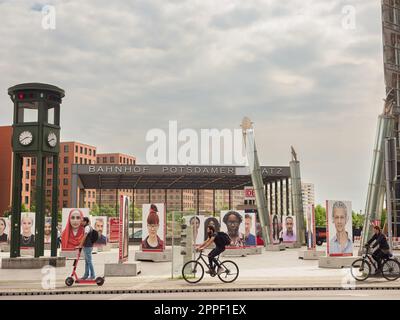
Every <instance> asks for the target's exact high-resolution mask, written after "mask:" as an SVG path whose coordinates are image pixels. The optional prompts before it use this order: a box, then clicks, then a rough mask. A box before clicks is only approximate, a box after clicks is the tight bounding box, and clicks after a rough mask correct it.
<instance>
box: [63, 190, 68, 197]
mask: <svg viewBox="0 0 400 320" xmlns="http://www.w3.org/2000/svg"><path fill="white" fill-rule="evenodd" d="M63 196H64V197H68V190H67V189H64V190H63Z"/></svg>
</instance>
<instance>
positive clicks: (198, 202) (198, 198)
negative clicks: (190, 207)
mask: <svg viewBox="0 0 400 320" xmlns="http://www.w3.org/2000/svg"><path fill="white" fill-rule="evenodd" d="M199 214H200V196H199V189H197V215H199Z"/></svg>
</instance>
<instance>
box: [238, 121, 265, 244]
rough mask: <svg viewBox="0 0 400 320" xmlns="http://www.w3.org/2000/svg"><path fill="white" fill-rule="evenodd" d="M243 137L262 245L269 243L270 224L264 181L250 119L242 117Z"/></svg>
mask: <svg viewBox="0 0 400 320" xmlns="http://www.w3.org/2000/svg"><path fill="white" fill-rule="evenodd" d="M242 130H243V139H244V142H245V147H246V153H247V160H248V163H249V169H250V174H251V180H252V183H253V186H254V191H255V194H256V203H257V212H258V216H259V219H260V223H261V226H262V228H261V231H262V235H263V238H264V246H265V247H266V246H268V245H269V244H270V243H271V238H270V233H271V232H270V225H271V219H270V216H269V213H268V207H267V203H266V198H265V195H264V192H265V191H264V190H263V188H264V182H263V177H262V173H261V168H260V163H259V161H258V154H257V148H256V144H255V139H254V129H253V126H252V123H251V121H250V119H248V118H244V119H243V121H242Z"/></svg>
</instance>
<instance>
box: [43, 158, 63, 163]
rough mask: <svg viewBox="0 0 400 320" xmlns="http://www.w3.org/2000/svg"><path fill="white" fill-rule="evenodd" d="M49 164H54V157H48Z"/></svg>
mask: <svg viewBox="0 0 400 320" xmlns="http://www.w3.org/2000/svg"><path fill="white" fill-rule="evenodd" d="M64 159H65V158H64ZM47 163H49V164H51V163H53V158H52V157H48V158H47Z"/></svg>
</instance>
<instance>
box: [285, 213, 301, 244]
mask: <svg viewBox="0 0 400 320" xmlns="http://www.w3.org/2000/svg"><path fill="white" fill-rule="evenodd" d="M282 240H283V243H294V242H296V241H297V234H296V217H295V216H283V217H282Z"/></svg>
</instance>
